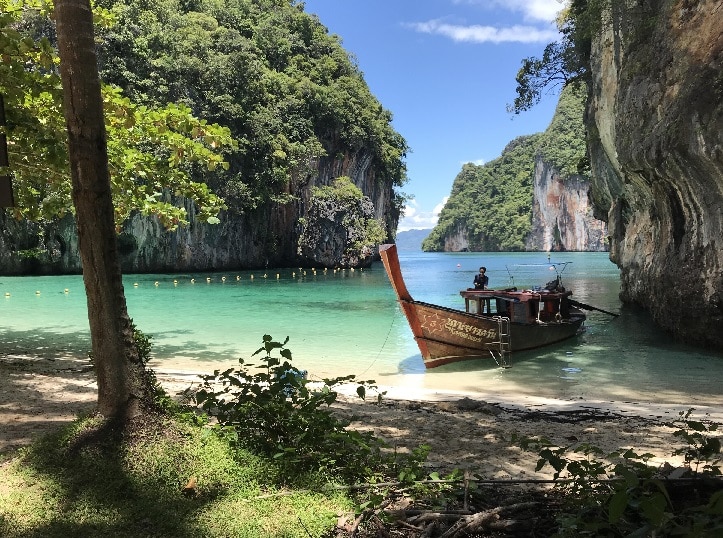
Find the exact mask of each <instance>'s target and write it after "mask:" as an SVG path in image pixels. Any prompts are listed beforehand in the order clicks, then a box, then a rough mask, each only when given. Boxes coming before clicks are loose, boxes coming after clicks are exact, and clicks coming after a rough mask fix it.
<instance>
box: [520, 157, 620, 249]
mask: <svg viewBox="0 0 723 538" xmlns="http://www.w3.org/2000/svg"><path fill="white" fill-rule="evenodd" d="M589 187H590V185H589V183H588V182H587V181H586V180H584V179H583V178H582V177H581V176H571V177H567V178H563V177H561V176H560V174H559V173H558V171H557V170H556V169H555V168H554V167H552V166H549V165H548V164H546V163H545V162H543V161H542V160H541V159H539V158H538V159H537V160H536V162H535V184H534V195H533V205H532V231H531V233H530V235H529V236H528V238H527V241H526V243H525V248H526V249H527V250H533V251H534V250H538V251H546V252H549V251H595V252H600V251H605V250H607V245H606V236H607V225H606V224H605V222H603V221H600V220H598V219H596V218H595V217H594V216H593V209H592V205H591V204H590V203H589V201H588V190H589Z"/></svg>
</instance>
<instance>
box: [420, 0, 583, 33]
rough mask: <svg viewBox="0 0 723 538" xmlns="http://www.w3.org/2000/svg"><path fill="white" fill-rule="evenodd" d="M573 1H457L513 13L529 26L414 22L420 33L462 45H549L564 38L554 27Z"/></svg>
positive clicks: (438, 21) (430, 21) (435, 21)
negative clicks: (447, 39)
mask: <svg viewBox="0 0 723 538" xmlns="http://www.w3.org/2000/svg"><path fill="white" fill-rule="evenodd" d="M568 2H569V0H454V3H456V4H468V5H479V6H481V7H482V8H484V9H487V10H490V9H494V10H498V11H500V10H504V11H507V12H512V13H513V14H515V17H517V18H520V19H522V20H523V21H524V22H525V23H526V24H512V25H509V26H495V25H482V24H454V23H450V22H446V21H445V20H444V19H432V20H429V21H426V22H417V23H411V24H409V25H408V26H409V27H411V28H413V29H414V30H416V31H417V32H420V33H425V34H435V35H441V36H445V37H448V38H450V39H452V40H453V41H456V42H459V43H549V42H550V41H555V40H557V39H558V38H559V37H560V34H559V32H558V31H557V28H556V25H555V24H554V22H555V19H556V17H557V14H558V13H559V11H560V10H561V9H563V8H564V7H565V6H566V5H567V4H568Z"/></svg>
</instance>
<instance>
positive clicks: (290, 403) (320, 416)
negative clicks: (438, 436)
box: [195, 335, 389, 481]
mask: <svg viewBox="0 0 723 538" xmlns="http://www.w3.org/2000/svg"><path fill="white" fill-rule="evenodd" d="M287 342H288V338H287V339H286V340H285V341H284V342H283V343H280V342H276V341H274V340H273V339H272V338H271V336H269V335H265V336H264V337H263V346H262V347H261V348H259V349H258V350H257V351H256V352H255V353H254V355H258V354H260V353H265V355H264V356H263V357H262V358H261V364H260V365H254V364H246V363H245V362H244V360H243V359H240V360H239V363H240V365H241V366H240V367H239V368H238V369H229V370H226V371H223V372H221V371H218V370H216V371H215V372H214V373H213V374H212V375H207V376H203V385H202V387H201V389H200V390H198V391H197V392H196V394H195V401H196V403H197V404H199V405H200V406H201V407H202V409H204V410H205V411H206V412H207V413H208V414H209V415H212V416H213V417H215V418H216V419H217V420H218V424H219V427H220V428H221V430H222V431H223V433H224V435H225V436H227V437H228V438H229V439H230V440H231V441H232V442H233V443H235V444H237V446H239V447H242V448H246V449H249V450H252V451H254V452H256V453H259V454H263V455H266V456H270V457H272V458H273V459H274V460H276V461H277V463H279V464H282V465H284V466H285V467H286V468H287V469H288V470H289V475H290V476H293V475H298V474H299V473H304V472H308V471H324V472H328V473H329V474H331V475H333V476H335V477H337V478H340V479H343V480H345V481H354V480H357V479H360V478H362V477H368V476H371V475H372V474H374V473H376V472H379V469H380V467H383V466H384V465H385V463H387V464H388V463H389V462H385V461H384V457H383V455H382V453H381V449H382V447H384V442H383V441H382V440H380V439H378V438H376V437H375V436H374V435H373V434H371V433H360V432H357V431H353V430H348V429H346V427H347V426H348V423H347V422H344V421H342V420H341V419H339V418H337V417H336V416H335V415H334V414H333V413H332V411H331V409H330V406H331V404H333V403H334V402H335V401H336V399H337V396H338V393H337V392H336V391H335V390H333V389H334V388H335V387H338V386H340V385H342V384H346V383H352V382H354V376H345V377H337V378H334V379H324V380H323V382H322V384H321V386H312V385H311V384H310V383H309V381H308V380H307V379H306V378H305V376H304V375H303V373H302V372H300V371H299V370H298V369H296V368H294V367H293V366H292V365H291V362H290V361H291V351H290V350H289V349H287V348H286V347H285V346H286V343H287ZM273 351H278V353H279V355H280V357H274V356H272V352H273ZM282 359H283V360H282ZM369 387H373V385H372V384H371V382H362V383H359V384H358V387H357V394H358V395H359V396H360V397H361V398H364V397H365V396H366V392H367V388H369Z"/></svg>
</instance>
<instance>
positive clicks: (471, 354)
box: [380, 245, 585, 368]
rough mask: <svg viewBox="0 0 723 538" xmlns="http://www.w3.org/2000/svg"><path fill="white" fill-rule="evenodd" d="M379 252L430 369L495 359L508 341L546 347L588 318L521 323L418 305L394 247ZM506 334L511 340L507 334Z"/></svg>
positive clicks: (516, 347)
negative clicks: (405, 281)
mask: <svg viewBox="0 0 723 538" xmlns="http://www.w3.org/2000/svg"><path fill="white" fill-rule="evenodd" d="M380 254H381V258H382V262H383V263H384V267H385V269H386V271H387V276H389V280H390V281H391V283H392V286H393V288H394V290H395V292H396V294H397V300H398V301H399V304H400V306H401V308H402V311H403V312H404V315H405V316H406V318H407V321H408V322H409V326H410V328H411V329H412V333H413V334H414V338H415V340H416V341H417V345H418V346H419V350H420V352H421V354H422V358H423V359H424V365H425V366H426V367H427V368H434V367H436V366H441V365H443V364H447V363H451V362H456V361H462V360H468V359H473V358H485V357H486V358H492V357H495V355H494V353H498V352H499V351H500V348H501V347H500V342H501V341H506V342H507V347H506V351H507V352H510V351H521V350H526V349H534V348H538V347H543V346H547V345H549V344H553V343H555V342H560V341H562V340H565V339H567V338H570V337H572V336H575V335H576V334H578V333H579V332H580V331H581V329H582V325H583V323H584V321H585V314H584V313H582V312H581V311H579V310H577V309H575V308H572V309H571V311H570V314H569V316H567V317H566V318H565V319H562V318H560V317H558V318H556V319H555V320H554V321H550V322H542V321H539V320H535V322H534V323H519V322H515V321H510V320H509V319H508V318H504V317H502V316H495V315H492V314H474V313H469V312H465V311H462V310H455V309H453V308H446V307H443V306H439V305H434V304H429V303H424V302H420V301H415V300H414V299H413V298H412V297H411V295H410V294H409V292H408V291H407V289H406V285H405V284H404V280H403V278H402V275H401V269H400V267H399V260H398V257H397V254H396V247H395V246H394V245H382V246H381V247H380ZM507 332H508V337H505V334H504V333H507Z"/></svg>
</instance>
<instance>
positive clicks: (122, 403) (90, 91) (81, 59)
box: [55, 0, 144, 420]
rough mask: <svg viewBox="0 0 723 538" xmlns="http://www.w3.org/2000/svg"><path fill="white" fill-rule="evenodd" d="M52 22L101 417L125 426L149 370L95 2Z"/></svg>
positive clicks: (73, 3) (77, 0) (71, 3)
mask: <svg viewBox="0 0 723 538" xmlns="http://www.w3.org/2000/svg"><path fill="white" fill-rule="evenodd" d="M55 18H56V24H57V34H58V49H59V55H60V73H61V77H62V84H63V105H64V112H65V120H66V124H67V128H68V151H69V156H70V168H71V178H72V186H73V192H72V198H73V205H74V206H75V211H76V223H77V226H78V241H79V243H78V245H79V250H80V258H81V262H82V264H83V281H84V283H85V292H86V295H87V298H88V320H89V322H90V336H91V342H92V350H93V359H94V364H95V371H96V375H97V378H98V411H99V412H100V413H101V414H102V415H103V416H104V417H106V418H108V419H113V420H115V419H119V420H126V419H128V418H131V417H132V416H135V415H136V414H138V413H139V412H140V405H139V403H140V401H141V400H142V399H143V396H144V393H143V387H144V384H143V382H142V380H143V378H144V376H143V375H142V374H143V367H144V366H143V364H142V363H141V361H140V359H139V356H138V350H137V347H136V345H135V342H134V339H133V326H132V323H131V320H130V318H129V317H128V311H127V307H126V300H125V295H124V292H123V281H122V278H121V269H120V261H119V259H118V251H117V244H116V232H115V223H114V218H113V201H112V198H111V188H110V176H109V171H108V151H107V141H106V132H105V124H104V121H103V101H102V97H101V92H100V79H99V76H98V66H97V60H96V53H95V43H94V33H93V14H92V12H91V8H90V2H89V0H56V1H55Z"/></svg>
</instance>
